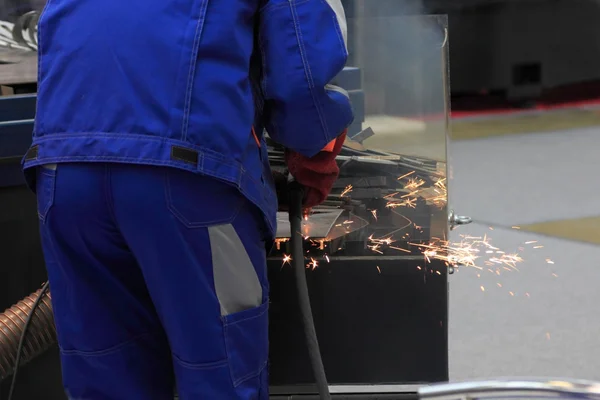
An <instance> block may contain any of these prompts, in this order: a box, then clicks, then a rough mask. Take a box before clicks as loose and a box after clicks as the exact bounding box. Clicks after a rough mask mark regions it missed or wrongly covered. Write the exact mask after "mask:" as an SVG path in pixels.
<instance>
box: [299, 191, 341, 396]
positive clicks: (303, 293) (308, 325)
mask: <svg viewBox="0 0 600 400" xmlns="http://www.w3.org/2000/svg"><path fill="white" fill-rule="evenodd" d="M289 189H290V191H289V193H290V202H289V207H290V208H289V215H290V244H291V246H292V265H293V268H294V274H295V276H296V289H297V290H298V301H299V304H300V312H301V314H302V325H303V326H304V334H305V336H306V346H307V348H308V356H309V358H310V363H311V365H312V370H313V374H314V376H315V382H316V384H317V389H318V391H319V397H320V398H321V400H331V394H330V393H329V384H328V383H327V376H326V375H325V367H324V366H323V359H322V358H321V351H320V349H319V342H318V340H317V332H316V330H315V323H314V320H313V315H312V309H311V306H310V297H309V295H308V284H307V282H306V268H305V267H304V248H303V240H304V237H303V235H302V217H303V215H302V200H303V198H304V191H303V190H302V187H301V186H300V185H299V184H297V183H296V182H293V183H291V184H290V188H289Z"/></svg>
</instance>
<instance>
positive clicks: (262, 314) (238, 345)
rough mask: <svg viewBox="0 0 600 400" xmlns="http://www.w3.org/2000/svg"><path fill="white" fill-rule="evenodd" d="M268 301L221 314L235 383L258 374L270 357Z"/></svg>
mask: <svg viewBox="0 0 600 400" xmlns="http://www.w3.org/2000/svg"><path fill="white" fill-rule="evenodd" d="M268 311H269V302H268V300H267V301H265V302H263V303H262V304H261V305H260V306H258V307H255V308H251V309H248V310H244V311H240V312H237V313H234V314H230V315H227V316H224V317H222V318H223V324H224V330H225V345H226V348H227V358H228V361H229V369H230V373H231V379H232V380H233V385H234V386H236V387H237V386H239V385H240V384H242V383H243V382H244V381H246V380H248V379H251V378H254V377H256V376H258V375H259V374H260V373H261V372H262V371H263V370H264V368H265V367H266V366H267V360H268V358H269V313H268Z"/></svg>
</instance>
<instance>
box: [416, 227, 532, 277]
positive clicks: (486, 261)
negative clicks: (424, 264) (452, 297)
mask: <svg viewBox="0 0 600 400" xmlns="http://www.w3.org/2000/svg"><path fill="white" fill-rule="evenodd" d="M409 244H410V245H411V246H415V247H417V248H419V249H420V250H421V252H422V253H423V256H424V257H425V259H426V260H427V261H428V262H431V260H432V259H437V260H442V261H444V262H445V263H446V265H447V266H449V267H472V268H476V269H478V270H483V269H484V268H486V269H488V270H490V272H493V273H496V274H497V275H499V274H500V271H499V269H504V270H506V271H518V269H517V264H518V263H520V262H522V261H523V259H522V258H521V257H520V256H519V255H518V254H508V253H506V252H504V251H501V250H500V249H499V248H497V247H494V246H492V244H491V243H490V239H489V238H488V237H487V235H486V236H483V237H476V236H468V235H461V241H460V242H450V241H447V240H442V239H436V238H434V239H433V240H431V241H430V242H429V243H428V244H420V243H409ZM493 268H495V270H494V269H493Z"/></svg>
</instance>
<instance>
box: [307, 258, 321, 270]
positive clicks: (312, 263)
mask: <svg viewBox="0 0 600 400" xmlns="http://www.w3.org/2000/svg"><path fill="white" fill-rule="evenodd" d="M318 266H319V263H318V262H317V260H315V259H314V258H311V259H310V263H308V264H307V265H306V267H307V268H310V269H312V270H313V271H314V270H315V269H317V267H318Z"/></svg>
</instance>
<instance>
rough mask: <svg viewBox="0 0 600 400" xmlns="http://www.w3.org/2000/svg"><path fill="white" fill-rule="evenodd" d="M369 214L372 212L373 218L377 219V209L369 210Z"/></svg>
mask: <svg viewBox="0 0 600 400" xmlns="http://www.w3.org/2000/svg"><path fill="white" fill-rule="evenodd" d="M371 214H373V218H375V221H377V210H371Z"/></svg>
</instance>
